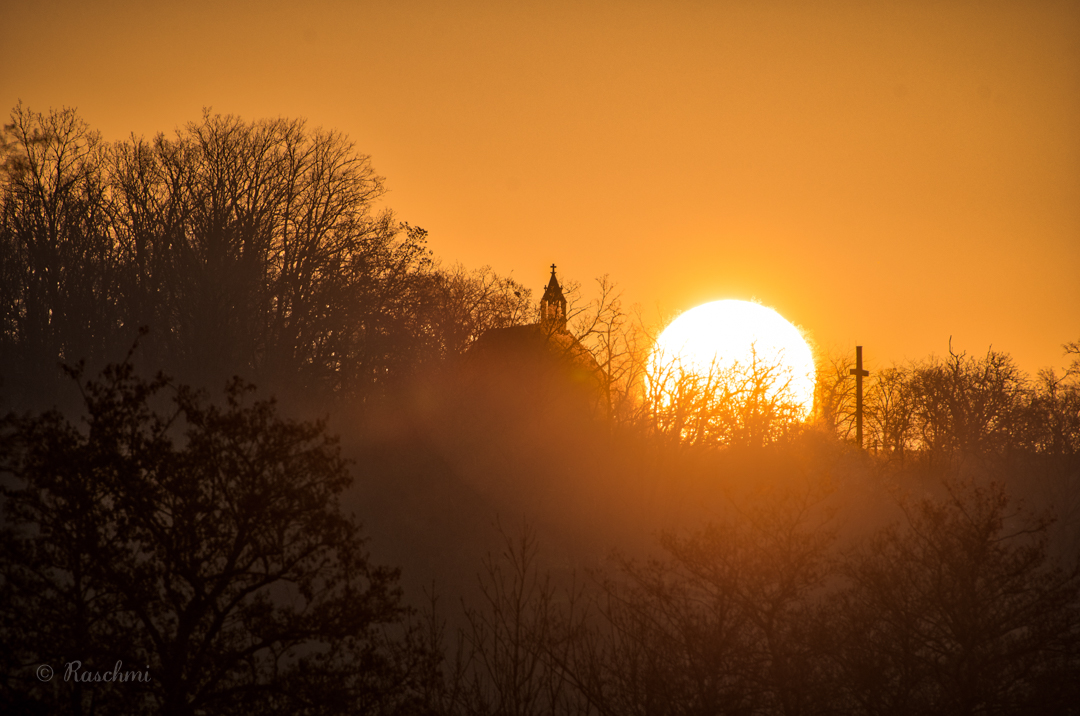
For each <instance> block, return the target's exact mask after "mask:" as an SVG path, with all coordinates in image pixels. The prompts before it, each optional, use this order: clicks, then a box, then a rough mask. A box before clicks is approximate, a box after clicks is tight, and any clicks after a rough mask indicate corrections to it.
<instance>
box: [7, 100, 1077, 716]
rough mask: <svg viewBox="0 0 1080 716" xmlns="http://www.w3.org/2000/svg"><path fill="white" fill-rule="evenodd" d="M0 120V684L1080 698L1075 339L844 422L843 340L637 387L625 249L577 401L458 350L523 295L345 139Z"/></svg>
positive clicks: (662, 697)
mask: <svg viewBox="0 0 1080 716" xmlns="http://www.w3.org/2000/svg"><path fill="white" fill-rule="evenodd" d="M0 152H2V161H3V168H2V171H0V406H2V408H3V411H4V412H7V411H9V410H10V411H13V412H11V413H10V414H9V415H7V417H5V418H4V419H3V421H2V422H0V489H2V495H3V502H2V509H3V513H2V514H3V518H2V520H3V521H2V524H0V529H2V531H3V535H2V536H3V541H2V544H0V647H2V648H0V710H3V711H4V712H5V713H8V712H11V713H45V712H49V713H52V712H62V713H90V712H96V713H125V714H126V713H163V712H164V713H192V714H194V713H232V712H236V713H250V712H252V711H256V710H257V711H264V712H281V713H311V714H316V713H394V714H411V713H416V714H419V713H425V714H431V713H434V714H446V715H447V716H450V715H454V716H457V715H459V714H461V715H464V714H523V715H524V714H567V715H569V714H582V715H585V714H605V715H606V714H643V715H644V714H649V715H652V714H754V715H757V714H875V715H876V714H906V713H930V714H1026V713H1046V714H1075V713H1076V712H1077V706H1076V704H1078V703H1080V690H1078V686H1077V680H1076V679H1075V674H1077V673H1080V346H1078V345H1077V344H1076V343H1070V344H1066V346H1064V351H1065V356H1066V362H1068V363H1069V365H1068V367H1066V368H1065V370H1064V371H1063V372H1055V371H1054V370H1050V369H1047V370H1044V371H1041V372H1040V373H1039V374H1038V375H1037V376H1035V377H1031V376H1028V375H1025V374H1024V373H1023V372H1022V371H1021V370H1019V369H1018V368H1017V366H1016V365H1015V363H1014V362H1013V360H1012V359H1011V358H1010V357H1009V355H1008V354H1007V353H1004V352H1001V351H995V350H990V351H988V352H987V353H986V354H985V355H967V354H963V353H955V352H953V351H952V350H951V349H950V350H949V351H948V354H947V355H946V356H943V357H930V358H927V359H925V360H922V361H916V362H912V363H909V364H904V365H891V366H877V367H875V366H871V375H870V376H869V377H868V378H867V379H866V381H865V388H866V394H865V420H864V443H865V449H863V450H859V449H857V448H856V447H855V446H854V445H853V441H852V435H853V432H854V427H853V426H854V423H853V403H854V398H853V393H852V391H853V381H852V379H851V377H850V375H849V372H848V369H849V368H850V364H849V363H848V361H847V359H846V358H841V357H832V358H830V357H827V356H826V357H824V358H822V362H821V366H820V368H819V371H818V386H817V394H816V397H815V413H814V415H813V416H812V417H811V418H810V419H808V420H806V421H798V420H794V419H792V418H793V417H794V415H795V408H794V406H792V405H787V404H785V403H784V402H783V400H772V401H770V400H767V399H764V396H766V395H767V390H766V389H767V388H768V387H769V386H770V385H771V383H772V382H773V381H775V380H776V372H775V371H774V370H773V369H772V367H771V366H767V365H761V366H750V367H749V370H747V371H746V372H745V375H743V376H742V378H743V381H742V382H741V383H735V384H734V385H735V386H736V387H735V388H733V389H731V390H729V391H728V393H727V394H723V395H719V394H717V391H716V390H715V389H714V388H715V386H716V385H717V384H719V379H720V378H721V377H722V376H707V377H706V378H705V380H704V381H703V382H700V381H699V382H696V383H695V382H693V381H690V382H685V383H683V384H681V385H679V386H677V387H676V390H675V392H674V393H673V394H669V395H660V394H656V391H655V390H654V391H653V392H652V393H650V390H649V386H650V385H652V386H654V387H655V386H659V385H663V382H662V381H653V382H651V383H650V382H649V381H648V380H646V378H647V375H646V374H647V373H648V371H649V365H648V360H647V358H648V356H647V351H648V349H649V348H650V347H651V345H652V341H651V340H650V336H651V328H650V327H648V326H645V325H643V322H642V321H641V320H640V318H639V317H636V316H635V315H633V313H632V311H631V310H629V309H627V308H626V307H625V306H624V305H623V302H622V299H621V297H620V295H619V293H618V290H617V289H616V288H615V286H614V284H613V283H612V282H611V281H610V280H608V279H607V278H604V279H601V280H600V281H599V283H598V285H597V290H596V291H595V294H596V296H597V297H596V298H595V299H594V300H593V301H591V302H589V301H587V300H585V299H583V298H582V297H581V296H582V294H583V292H582V291H581V289H580V287H577V286H575V285H574V282H573V281H569V282H567V281H565V280H564V286H563V287H564V289H565V291H566V293H567V295H568V296H569V298H570V310H569V319H570V321H569V329H570V334H571V335H572V340H571V338H567V337H564V339H563V343H562V344H560V345H563V344H565V345H567V346H572V347H573V351H574V352H575V355H578V354H580V355H586V354H587V355H588V356H589V357H590V359H589V361H588V370H589V371H590V375H591V377H592V378H594V379H595V380H596V386H592V384H591V383H590V384H589V388H588V389H589V390H594V391H595V393H596V394H595V395H593V396H592V398H593V399H591V400H580V399H579V398H580V392H581V385H569V384H564V383H565V381H563V382H560V378H559V377H558V376H557V375H539V374H537V375H533V374H529V373H527V372H524V371H521V370H518V369H517V368H515V367H514V366H512V365H509V364H508V365H507V366H499V365H497V364H493V363H491V362H490V361H488V362H484V361H482V360H480V359H479V358H478V356H477V355H475V354H473V353H470V347H472V346H473V345H474V344H475V343H476V342H477V340H478V339H479V338H480V336H482V335H484V334H485V332H486V331H488V330H489V329H492V328H504V327H509V326H522V325H525V324H531V323H534V322H535V321H536V320H537V315H538V312H537V306H536V304H535V303H534V301H533V294H532V293H531V292H530V290H529V289H528V288H526V287H525V286H523V285H522V284H520V283H518V282H517V281H516V280H514V279H511V278H508V277H504V276H499V275H497V274H496V273H494V272H493V271H491V270H490V269H486V268H482V269H477V270H470V269H467V268H465V267H461V266H445V265H443V264H441V263H439V262H438V261H437V260H436V257H434V256H433V255H432V253H431V252H430V250H429V249H428V248H427V246H426V233H425V232H424V231H423V230H422V229H420V228H418V227H415V226H412V225H410V224H408V223H406V222H404V221H401V220H399V219H398V218H396V217H395V216H393V214H392V213H390V212H389V210H387V209H384V208H381V204H380V201H381V198H382V196H383V193H384V186H383V181H382V179H381V178H380V177H379V176H378V175H377V174H376V173H375V170H374V168H373V167H372V165H371V162H370V160H369V158H367V157H365V156H364V155H362V154H359V153H358V152H356V151H355V149H354V148H353V146H352V145H351V144H350V143H349V142H348V140H347V139H345V138H344V137H342V136H340V135H338V134H336V133H334V132H332V131H324V130H315V129H311V128H309V127H307V126H306V125H305V124H304V123H303V122H302V121H298V120H286V119H277V120H264V121H255V122H247V121H243V120H241V119H239V118H236V117H227V116H219V115H213V114H210V113H206V114H205V115H204V116H203V118H202V119H201V120H199V121H196V122H193V123H190V124H188V125H185V126H184V127H182V128H181V129H180V130H178V131H177V132H175V133H174V135H172V136H165V135H159V136H158V137H155V138H153V139H150V140H146V139H142V138H131V139H128V140H125V141H122V142H117V143H106V142H104V141H102V140H101V138H100V137H99V136H98V135H97V134H96V133H95V132H93V131H92V129H91V128H90V127H88V126H87V125H86V124H85V123H84V122H82V121H81V120H80V119H79V117H78V115H77V114H76V113H75V112H74V111H71V110H61V111H53V112H48V113H44V114H39V113H35V112H32V111H30V110H29V109H27V108H24V107H21V106H19V107H16V108H15V110H14V111H13V114H12V122H11V123H10V124H9V125H8V126H6V127H5V129H4V134H3V145H2V148H0ZM144 329H145V330H144ZM133 346H135V347H134V348H133ZM65 365H66V367H64V366H65ZM159 370H160V371H164V372H163V373H158V371H159ZM169 375H172V376H175V378H172V377H167V376H169ZM234 376H239V378H237V377H234ZM248 381H250V382H251V383H254V384H255V385H257V386H258V388H255V387H254V386H252V385H251V384H249V382H248ZM729 385H731V384H730V383H729ZM223 389H224V390H223ZM272 394H276V395H279V396H281V397H282V401H281V403H280V404H277V403H274V402H273V401H271V400H269V399H268V398H267V397H266V396H268V395H272ZM54 406H57V407H54ZM282 406H288V407H282ZM291 409H295V410H296V411H297V413H298V414H299V413H303V414H311V413H313V412H318V413H319V414H321V415H323V416H324V419H319V420H310V419H307V420H304V419H293V418H291V417H289V416H288V415H287V414H286V413H288V412H289V410H291ZM333 433H339V434H340V436H341V438H340V442H339V440H338V438H336V437H333V436H332V434H333ZM361 522H362V523H363V525H364V529H363V531H361V526H360V525H361ZM493 522H494V523H496V525H502V527H501V528H495V529H492V528H490V527H489V525H491V524H492V523H493ZM523 522H525V523H527V524H525V525H523V526H521V527H518V525H522V524H523ZM510 525H513V527H509V526H510ZM363 535H367V536H368V537H364V536H363ZM485 554H486V555H487V556H486V558H485V557H484V555H485ZM380 565H387V566H380ZM398 566H400V567H401V572H400V573H399V572H398V571H397V569H396V567H398ZM433 580H434V587H433V589H434V592H433V593H432V592H431V590H432V581H433ZM425 591H426V592H427V594H425ZM73 659H77V660H80V661H81V662H82V664H83V668H84V669H86V670H88V671H89V670H96V671H102V670H106V669H111V668H112V667H113V664H114V663H115V662H116V661H117V660H121V661H123V663H124V665H125V668H128V666H130V667H131V668H143V667H142V666H140V665H145V667H146V668H147V669H148V670H149V672H150V674H151V675H152V681H150V682H138V683H132V684H128V683H122V684H102V683H83V682H79V681H74V682H72V681H64V680H63V679H62V673H60V674H58V675H57V677H56V678H54V679H53V680H52V681H48V682H46V681H42V680H40V679H39V678H38V676H37V675H36V673H35V669H36V668H37V667H39V666H40V665H43V664H51V665H52V667H53V668H55V669H57V671H58V672H62V668H63V664H64V663H66V662H69V661H71V660H73ZM129 687H130V688H129Z"/></svg>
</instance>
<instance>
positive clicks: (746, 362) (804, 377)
mask: <svg viewBox="0 0 1080 716" xmlns="http://www.w3.org/2000/svg"><path fill="white" fill-rule="evenodd" d="M648 372H649V375H650V376H651V380H652V390H653V391H654V392H655V393H656V394H664V393H667V394H671V393H673V392H675V391H677V390H680V388H679V386H684V385H686V383H687V380H688V379H692V380H693V381H694V382H695V384H696V385H698V386H701V385H705V386H707V389H708V390H709V391H710V392H713V393H722V394H724V395H727V396H737V395H740V394H745V393H746V392H747V391H749V390H759V391H763V393H764V395H763V396H761V397H763V398H764V399H765V400H766V401H774V402H778V403H779V402H782V403H786V404H788V405H791V406H792V407H793V408H794V411H793V412H794V413H795V414H796V415H797V416H798V418H799V419H800V420H801V419H805V418H806V416H807V415H809V414H810V410H811V408H812V407H813V405H814V380H815V367H814V355H813V352H812V351H811V350H810V346H809V345H808V344H807V342H806V340H805V339H804V338H803V336H802V333H800V332H799V329H798V328H796V327H795V326H793V325H792V324H791V323H789V322H788V321H787V320H785V319H784V317H783V316H781V315H780V314H779V313H777V312H776V311H774V310H773V309H771V308H768V307H766V306H762V305H761V304H759V303H752V302H749V301H737V300H726V301H714V302H712V303H706V304H703V305H701V306H697V307H696V308H692V309H690V310H689V311H687V312H685V313H683V314H682V315H680V316H679V317H678V318H676V319H675V320H674V321H672V322H671V324H670V325H669V326H668V327H667V328H666V329H664V332H663V333H662V334H661V335H660V338H659V339H658V340H657V342H656V345H655V346H654V347H653V351H652V353H651V355H650V357H649V366H648Z"/></svg>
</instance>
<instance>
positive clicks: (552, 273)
mask: <svg viewBox="0 0 1080 716" xmlns="http://www.w3.org/2000/svg"><path fill="white" fill-rule="evenodd" d="M551 275H552V276H554V275H555V264H551Z"/></svg>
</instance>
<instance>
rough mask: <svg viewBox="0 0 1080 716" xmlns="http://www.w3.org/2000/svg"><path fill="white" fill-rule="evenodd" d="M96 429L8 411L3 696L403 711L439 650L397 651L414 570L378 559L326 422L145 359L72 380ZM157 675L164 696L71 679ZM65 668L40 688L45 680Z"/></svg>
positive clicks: (156, 686) (0, 457)
mask: <svg viewBox="0 0 1080 716" xmlns="http://www.w3.org/2000/svg"><path fill="white" fill-rule="evenodd" d="M72 375H73V377H74V378H75V379H76V380H77V381H78V382H79V386H80V388H81V390H82V392H83V396H84V400H85V408H86V418H85V423H84V425H83V426H82V427H81V428H80V427H78V426H76V425H73V424H72V423H70V422H69V421H68V420H66V419H65V418H63V417H62V416H61V415H60V414H58V413H57V412H55V411H53V412H48V413H45V414H42V415H40V416H36V417H33V416H26V417H21V418H18V417H13V416H12V417H9V418H7V419H6V420H5V421H4V424H3V440H2V442H0V446H2V447H0V466H2V469H3V470H4V472H6V473H7V475H8V476H9V478H10V479H8V480H7V482H6V486H5V487H4V491H3V495H4V500H5V502H4V513H5V524H4V527H3V540H2V543H0V544H2V547H0V570H2V572H0V575H2V576H0V580H2V581H0V619H2V626H3V638H4V643H5V644H4V649H3V652H4V654H5V655H6V656H5V659H4V664H3V667H4V674H3V680H2V682H0V688H2V689H3V691H2V692H0V698H3V700H4V702H5V703H6V704H7V705H8V706H7V707H6V708H15V706H16V705H19V706H20V707H21V708H29V707H30V706H32V705H35V704H36V705H38V708H47V709H48V710H50V711H53V710H57V709H66V710H67V711H68V712H70V713H89V712H92V711H96V712H106V713H136V712H143V711H152V710H159V709H160V710H161V711H162V712H165V713H205V712H214V713H227V712H234V711H235V712H239V711H243V712H249V711H250V710H252V709H254V708H258V709H259V710H261V711H264V712H282V713H330V712H341V711H346V710H350V709H361V710H363V711H365V712H367V713H374V712H378V711H385V710H391V709H392V707H394V706H395V704H396V703H397V702H398V701H400V700H401V699H404V698H408V694H409V693H410V689H409V683H410V679H412V678H414V676H413V675H412V674H413V672H415V671H417V670H419V669H420V668H421V666H422V665H423V664H424V663H425V661H424V656H423V654H422V652H420V651H412V652H410V651H409V649H404V650H403V649H402V647H401V645H400V643H396V642H395V641H394V640H392V639H390V638H389V633H390V632H389V631H387V630H389V629H391V628H397V627H395V625H398V624H400V622H401V620H402V618H403V616H404V615H405V612H404V610H403V608H402V607H401V605H400V594H399V591H398V590H397V588H396V587H395V581H396V578H397V577H396V573H395V571H394V570H390V569H388V568H385V567H379V566H375V565H373V564H371V563H370V561H369V560H368V558H367V555H366V554H365V552H364V549H363V541H362V539H361V538H360V531H359V526H358V524H357V522H356V521H355V518H352V517H350V516H347V515H346V514H344V513H343V512H342V511H341V509H340V507H339V506H338V502H337V500H338V495H339V493H340V492H341V491H342V490H343V489H344V488H345V487H346V486H347V485H348V484H349V482H350V477H349V473H348V470H347V465H346V462H345V460H344V459H343V458H342V457H341V456H340V454H339V451H338V448H337V444H336V440H335V439H334V438H331V437H329V436H327V435H326V433H325V430H324V426H323V425H322V424H321V423H297V422H292V421H288V420H283V419H281V418H279V417H278V416H277V414H276V411H275V406H274V404H273V403H272V402H266V401H255V402H249V400H248V398H247V397H246V395H247V394H248V393H249V392H250V390H251V389H250V386H247V385H245V384H243V383H241V382H240V381H234V382H232V383H231V384H230V385H229V388H228V390H227V391H226V394H225V403H224V405H221V406H218V405H213V404H210V403H208V402H207V401H206V400H205V399H204V398H203V397H202V396H201V395H200V394H199V393H197V392H195V391H193V390H191V389H190V388H187V387H184V386H175V385H173V384H172V383H171V382H170V381H169V380H167V379H165V378H163V377H160V376H159V377H158V378H156V379H155V380H153V381H145V380H142V379H140V378H138V377H136V376H135V374H134V372H133V370H132V368H131V365H130V363H125V364H123V365H120V366H111V367H109V368H108V369H106V370H105V372H104V373H103V374H102V375H101V376H100V377H99V378H97V379H84V378H83V377H82V375H81V372H80V371H78V370H74V371H72ZM76 659H77V660H79V661H81V662H82V663H83V665H84V668H86V669H90V668H93V669H96V670H105V669H109V668H111V667H112V666H113V664H114V663H115V662H116V661H118V660H119V661H122V662H123V664H125V665H137V666H135V667H125V668H138V669H142V668H143V667H144V665H145V666H146V668H147V670H148V671H149V673H150V675H151V680H150V681H149V682H147V683H138V684H135V683H125V684H114V685H109V686H111V688H110V687H109V686H107V685H103V684H83V683H77V682H74V683H69V682H67V681H64V680H62V679H61V678H60V671H61V669H62V665H63V664H64V663H66V662H70V661H73V660H76ZM37 664H50V665H52V666H53V667H54V668H55V669H56V671H57V678H55V679H54V680H53V681H52V682H51V683H39V682H38V680H37V679H36V678H35V676H34V672H33V669H34V666H35V665H37Z"/></svg>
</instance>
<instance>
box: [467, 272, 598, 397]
mask: <svg viewBox="0 0 1080 716" xmlns="http://www.w3.org/2000/svg"><path fill="white" fill-rule="evenodd" d="M566 308H567V303H566V296H564V295H563V290H562V286H560V285H559V279H558V277H557V276H556V275H555V264H552V265H551V277H550V278H549V279H548V283H547V287H546V288H545V289H544V295H543V297H542V298H541V299H540V311H539V313H540V315H539V321H538V322H536V323H530V324H528V325H522V326H508V327H506V328H493V329H491V330H489V331H486V332H485V333H484V334H483V335H481V336H480V337H479V338H478V339H477V340H476V342H475V343H474V344H473V345H472V347H471V348H470V349H469V352H468V356H467V359H468V362H469V363H471V364H472V365H473V366H475V367H477V368H481V369H482V370H484V371H491V373H493V374H505V373H507V372H509V374H510V377H511V380H513V381H517V382H520V384H521V386H520V387H522V388H528V387H530V386H537V387H543V388H544V389H545V390H553V391H559V392H562V391H566V392H570V393H573V394H576V395H577V397H579V398H581V399H584V400H586V402H588V403H590V404H592V405H593V407H601V406H606V404H607V400H606V395H607V392H606V381H605V380H604V374H603V371H602V370H601V368H600V365H599V364H598V363H597V362H596V358H595V357H593V354H592V353H591V352H590V351H589V350H588V349H587V348H585V346H583V345H581V343H580V342H579V341H578V340H577V339H576V338H575V337H574V336H573V334H571V333H570V331H569V330H568V329H567V315H566Z"/></svg>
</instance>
